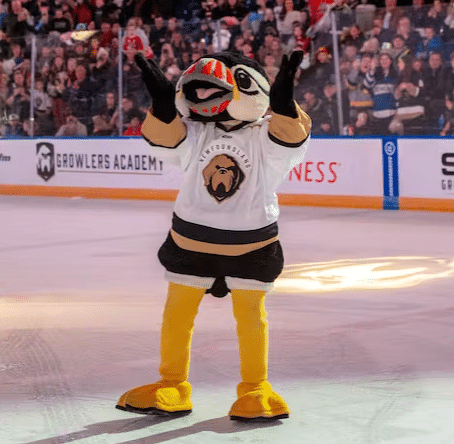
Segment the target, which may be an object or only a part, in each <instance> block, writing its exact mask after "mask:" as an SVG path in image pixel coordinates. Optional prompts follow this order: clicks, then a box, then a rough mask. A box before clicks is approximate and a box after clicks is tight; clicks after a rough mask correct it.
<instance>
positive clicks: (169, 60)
mask: <svg viewBox="0 0 454 444" xmlns="http://www.w3.org/2000/svg"><path fill="white" fill-rule="evenodd" d="M176 62H177V59H176V57H175V54H174V52H173V47H172V45H171V44H170V43H164V45H162V50H161V58H160V59H159V66H160V67H161V69H162V70H163V71H165V70H166V69H167V68H168V67H169V66H170V65H173V64H174V63H176Z"/></svg>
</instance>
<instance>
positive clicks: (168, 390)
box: [116, 52, 311, 421]
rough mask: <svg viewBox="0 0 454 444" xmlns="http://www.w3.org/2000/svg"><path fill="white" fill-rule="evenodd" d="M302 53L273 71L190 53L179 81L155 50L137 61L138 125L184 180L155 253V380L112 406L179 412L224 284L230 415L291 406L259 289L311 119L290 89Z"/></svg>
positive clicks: (279, 259)
mask: <svg viewBox="0 0 454 444" xmlns="http://www.w3.org/2000/svg"><path fill="white" fill-rule="evenodd" d="M302 56H303V53H302V52H293V53H292V54H291V55H290V57H287V56H284V57H283V59H282V64H281V67H280V70H279V72H278V74H277V76H276V79H275V82H274V83H273V85H272V86H271V87H270V82H269V81H268V79H267V76H266V74H265V72H264V70H263V68H262V67H261V66H260V65H259V64H258V63H257V62H256V61H255V60H252V59H250V58H247V57H244V56H243V55H240V54H237V53H229V52H223V53H216V54H210V55H207V56H204V57H202V58H200V59H199V60H198V61H196V62H194V63H193V64H192V65H191V66H190V67H189V68H188V69H187V70H186V71H185V72H183V74H182V75H181V77H180V78H179V80H178V82H177V85H176V87H175V86H174V85H173V84H172V83H171V82H169V81H168V80H167V79H166V77H165V76H164V74H163V73H162V71H161V70H160V69H159V67H158V66H157V65H156V63H155V62H154V61H153V60H148V59H145V58H144V56H143V55H142V54H139V53H138V54H136V56H135V61H136V63H137V65H138V66H139V67H140V69H141V71H142V76H143V80H144V82H145V85H146V87H147V89H148V91H149V93H150V95H151V98H152V101H153V102H152V103H153V105H152V108H151V109H150V111H149V112H148V114H147V116H146V118H145V121H144V123H143V125H142V134H143V137H144V138H145V140H146V141H147V142H148V143H149V144H150V146H151V148H152V150H153V152H154V153H155V154H156V155H158V156H160V157H162V158H164V159H166V160H168V161H170V162H172V163H176V164H178V165H179V166H180V167H181V168H182V170H183V172H184V179H183V183H182V186H181V188H180V191H179V194H178V197H177V199H176V202H175V207H174V213H173V219H172V227H171V229H170V231H169V234H168V236H167V238H166V240H165V242H164V244H163V245H162V246H161V248H160V249H159V253H158V257H159V260H160V262H161V264H162V265H163V266H164V267H165V269H166V278H167V280H168V281H169V287H168V295H167V300H166V304H165V308H164V313H163V320H162V328H161V342H160V359H161V360H160V366H159V373H160V376H161V379H160V380H159V381H158V382H155V383H153V384H149V385H144V386H141V387H137V388H134V389H132V390H130V391H128V392H126V393H125V394H123V395H122V396H121V397H120V399H119V401H118V403H117V406H116V407H117V408H118V409H120V410H125V411H128V412H134V413H142V414H155V415H163V416H183V415H186V414H188V413H190V412H191V409H192V402H191V385H190V383H189V382H188V375H189V362H190V354H191V339H192V333H193V327H194V319H195V317H196V315H197V311H198V308H199V305H200V303H201V301H202V299H203V297H204V295H205V294H207V293H209V294H212V295H213V296H215V297H224V296H226V295H227V294H228V293H230V294H231V298H232V305H233V314H234V317H235V320H236V323H237V334H238V342H239V354H240V372H241V382H240V383H239V384H238V387H237V400H236V401H235V403H234V404H233V405H232V407H231V409H230V412H229V416H230V418H231V419H235V420H240V421H241V420H243V421H273V420H276V419H280V418H287V417H288V416H289V412H290V411H289V407H288V405H287V404H286V402H285V401H284V399H283V398H282V397H281V396H280V395H278V394H277V393H276V392H275V391H274V390H273V388H272V386H271V384H270V383H269V382H268V322H267V313H266V311H265V294H266V292H267V291H269V290H270V289H271V287H272V284H273V282H274V280H275V279H276V278H277V277H278V275H279V274H280V273H281V271H282V268H283V254H282V249H281V245H280V243H279V237H278V225H277V218H278V214H279V209H278V204H277V196H276V194H275V190H276V188H277V186H278V185H279V184H280V183H281V182H282V181H283V180H284V177H285V175H286V174H287V173H288V171H290V170H291V168H293V167H294V166H295V165H297V164H298V163H300V162H301V161H302V159H303V157H304V154H305V151H306V147H307V144H308V141H309V137H310V128H311V119H310V118H309V116H308V115H307V114H306V113H305V112H304V111H303V110H302V109H301V108H300V107H299V106H298V104H297V103H296V102H295V101H294V99H293V82H294V76H295V72H296V70H297V68H298V66H299V64H300V63H301V59H302Z"/></svg>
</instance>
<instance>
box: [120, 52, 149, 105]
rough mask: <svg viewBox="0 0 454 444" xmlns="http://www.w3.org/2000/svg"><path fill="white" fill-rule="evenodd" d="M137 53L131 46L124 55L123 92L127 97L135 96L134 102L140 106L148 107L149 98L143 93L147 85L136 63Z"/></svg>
mask: <svg viewBox="0 0 454 444" xmlns="http://www.w3.org/2000/svg"><path fill="white" fill-rule="evenodd" d="M135 53H136V51H135V49H134V48H133V47H132V46H131V45H130V46H129V47H128V48H127V49H126V51H125V53H124V55H125V58H124V62H123V92H124V94H126V95H132V96H134V100H135V102H137V103H140V106H147V104H148V97H147V95H146V94H144V93H143V91H144V88H145V85H144V83H143V80H142V72H141V71H140V68H139V67H138V66H137V64H136V62H135V61H134V55H135Z"/></svg>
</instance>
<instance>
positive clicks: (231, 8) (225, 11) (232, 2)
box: [219, 0, 248, 25]
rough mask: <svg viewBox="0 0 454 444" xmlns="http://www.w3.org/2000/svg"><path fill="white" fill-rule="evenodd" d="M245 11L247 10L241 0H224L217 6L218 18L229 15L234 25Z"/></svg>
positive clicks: (244, 14)
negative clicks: (224, 0)
mask: <svg viewBox="0 0 454 444" xmlns="http://www.w3.org/2000/svg"><path fill="white" fill-rule="evenodd" d="M247 13H248V10H247V9H246V7H245V6H244V3H243V1H242V0H226V2H224V3H223V4H222V5H221V6H220V8H219V15H220V18H222V17H230V18H231V22H232V23H233V24H235V25H239V24H240V22H241V21H242V20H243V19H244V17H246V15H247Z"/></svg>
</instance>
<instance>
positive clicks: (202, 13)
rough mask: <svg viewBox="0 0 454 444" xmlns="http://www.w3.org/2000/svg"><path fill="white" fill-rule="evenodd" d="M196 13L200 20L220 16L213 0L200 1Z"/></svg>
mask: <svg viewBox="0 0 454 444" xmlns="http://www.w3.org/2000/svg"><path fill="white" fill-rule="evenodd" d="M196 15H197V17H198V18H199V19H200V20H208V21H216V20H218V19H219V18H220V17H221V12H220V9H219V7H218V6H217V4H216V2H215V1H214V0H205V1H202V2H201V8H200V9H199V10H198V11H197V12H196Z"/></svg>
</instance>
